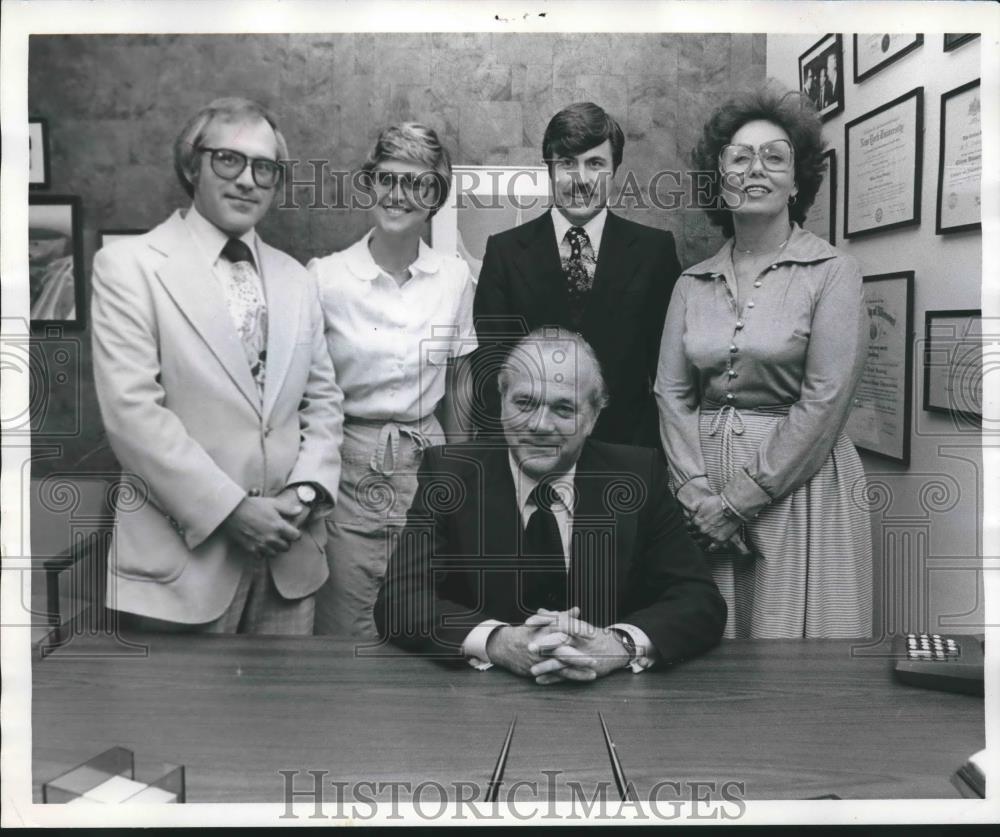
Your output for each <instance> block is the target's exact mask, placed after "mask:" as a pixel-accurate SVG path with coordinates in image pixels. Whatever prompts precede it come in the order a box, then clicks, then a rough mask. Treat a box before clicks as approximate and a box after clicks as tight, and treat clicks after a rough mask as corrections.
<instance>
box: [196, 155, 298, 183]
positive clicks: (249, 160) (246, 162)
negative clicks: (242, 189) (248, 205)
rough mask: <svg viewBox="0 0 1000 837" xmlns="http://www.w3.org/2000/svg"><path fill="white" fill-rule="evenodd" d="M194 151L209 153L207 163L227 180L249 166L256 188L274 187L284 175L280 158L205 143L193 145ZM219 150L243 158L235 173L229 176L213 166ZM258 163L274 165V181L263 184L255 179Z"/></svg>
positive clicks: (236, 176) (232, 178)
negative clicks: (214, 146)
mask: <svg viewBox="0 0 1000 837" xmlns="http://www.w3.org/2000/svg"><path fill="white" fill-rule="evenodd" d="M195 151H196V152H198V153H199V154H201V153H203V152H205V151H207V152H208V153H209V155H210V156H209V158H208V164H209V165H210V166H211V167H212V171H213V172H215V174H216V175H218V176H219V177H221V178H222V179H223V180H229V181H233V180H236V179H237V178H239V176H240V175H241V174H243V172H245V171H246V169H247V166H250V176H251V177H252V178H253V182H254V184H255V185H256V186H257V187H258V188H260V189H274V188H275V187H276V186H277V185H278V184H279V183H281V179H282V178H283V177H284V175H285V167H284V165H283V163H282V161H281V160H271V159H269V158H267V157H250V156H248V155H247V154H244V153H243V152H242V151H236V150H235V149H232V148H211V147H209V146H207V145H198V146H195ZM219 152H224V153H226V154H232V155H233V156H234V157H242V158H243V165H242V166H241V167H240V170H239V171H238V172H236V174H234V175H231V176H230V175H226V174H223V173H222V172H220V171H219V170H218V169H217V168H216V167H215V163H216V159H215V155H216V154H218V153H219ZM258 163H264V164H267V166H273V167H274V172H275V178H274V182H273V183H270V184H268V185H266V186H265V185H264V184H263V183H261V182H260V181H259V180H258V179H257V168H256V166H257V164H258Z"/></svg>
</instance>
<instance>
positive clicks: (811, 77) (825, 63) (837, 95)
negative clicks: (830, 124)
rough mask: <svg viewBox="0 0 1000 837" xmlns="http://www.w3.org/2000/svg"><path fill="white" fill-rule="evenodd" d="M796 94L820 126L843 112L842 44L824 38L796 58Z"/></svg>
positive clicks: (836, 39)
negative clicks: (812, 109)
mask: <svg viewBox="0 0 1000 837" xmlns="http://www.w3.org/2000/svg"><path fill="white" fill-rule="evenodd" d="M799 90H800V91H801V92H802V95H804V96H806V97H807V98H808V99H809V100H810V101H811V102H812V103H813V104H814V105H815V106H816V111H817V112H818V113H819V118H820V119H822V120H823V121H824V122H825V121H826V120H827V119H830V118H832V117H834V116H836V115H837V114H838V113H840V112H841V111H842V110H843V109H844V42H843V40H842V38H841V36H840V35H836V34H830V35H824V36H823V37H822V38H820V39H819V40H818V41H817V42H816V43H814V44H813V45H812V46H811V47H809V49H807V50H806V51H805V52H803V53H802V55H800V56H799Z"/></svg>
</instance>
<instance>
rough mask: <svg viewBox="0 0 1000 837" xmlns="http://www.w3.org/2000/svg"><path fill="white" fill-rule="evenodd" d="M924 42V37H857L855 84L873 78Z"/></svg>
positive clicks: (855, 44) (855, 43) (855, 37)
mask: <svg viewBox="0 0 1000 837" xmlns="http://www.w3.org/2000/svg"><path fill="white" fill-rule="evenodd" d="M923 42H924V36H923V35H884V34H880V35H855V36H854V83H855V84H857V83H858V82H859V81H864V80H865V79H867V78H871V77H872V76H873V75H875V73H877V72H878V71H879V70H884V69H885V68H886V67H888V66H889V65H890V64H892V63H893V62H895V61H898V60H899V59H900V58H902V57H903V56H904V55H907V54H908V53H911V52H913V50H915V49H917V47H919V46H921V45H922V44H923Z"/></svg>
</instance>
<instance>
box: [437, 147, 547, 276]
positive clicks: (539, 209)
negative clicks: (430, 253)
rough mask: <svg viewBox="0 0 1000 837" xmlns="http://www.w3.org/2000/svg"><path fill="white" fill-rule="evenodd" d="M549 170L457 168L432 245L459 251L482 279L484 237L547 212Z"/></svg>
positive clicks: (515, 167) (526, 167)
mask: <svg viewBox="0 0 1000 837" xmlns="http://www.w3.org/2000/svg"><path fill="white" fill-rule="evenodd" d="M550 203H551V201H550V200H549V172H548V169H546V168H545V166H454V167H453V168H452V179H451V191H450V192H449V194H448V202H447V203H446V204H445V205H444V206H442V207H441V208H440V209H439V210H438V211H437V212H436V213H435V215H434V217H433V218H432V219H431V244H432V245H433V246H434V248H435V249H436V250H441V251H443V252H446V253H458V254H459V255H460V256H461V257H462V258H463V259H465V261H466V262H468V264H469V268H470V269H471V270H472V275H473V276H474V277H476V278H477V279H478V278H479V270H480V268H481V267H482V265H483V255H484V253H485V252H486V239H488V238H489V237H490V236H491V235H493V234H494V233H498V232H502V231H503V230H507V229H510V228H511V227H516V226H517V225H518V224H523V223H525V222H526V221H530V220H532V219H533V218H537V217H538V216H539V215H541V214H542V213H543V212H545V211H546V210H547V209H548V208H549V205H550Z"/></svg>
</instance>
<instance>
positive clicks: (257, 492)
mask: <svg viewBox="0 0 1000 837" xmlns="http://www.w3.org/2000/svg"><path fill="white" fill-rule="evenodd" d="M247 496H249V497H260V489H259V488H251V489H250V490H249V491H248V492H247Z"/></svg>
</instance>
